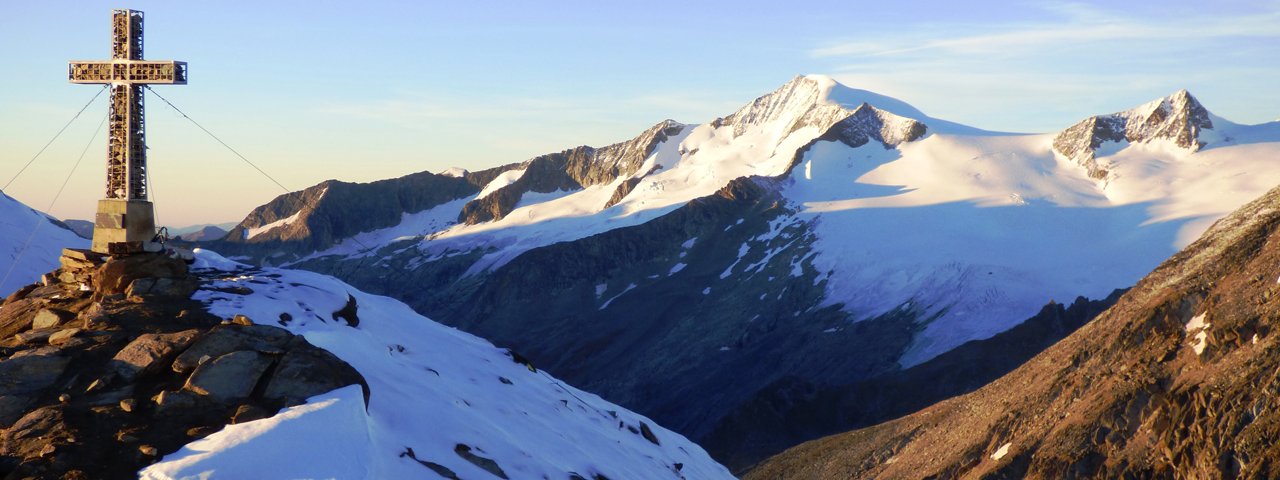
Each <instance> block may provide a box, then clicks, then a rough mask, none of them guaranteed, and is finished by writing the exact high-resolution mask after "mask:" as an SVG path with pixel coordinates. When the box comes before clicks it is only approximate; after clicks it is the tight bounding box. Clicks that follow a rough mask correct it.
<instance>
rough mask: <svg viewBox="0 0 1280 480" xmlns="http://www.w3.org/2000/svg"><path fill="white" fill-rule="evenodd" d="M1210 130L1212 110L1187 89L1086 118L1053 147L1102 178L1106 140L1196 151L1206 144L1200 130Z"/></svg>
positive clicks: (1098, 177) (1055, 142)
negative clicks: (1158, 142)
mask: <svg viewBox="0 0 1280 480" xmlns="http://www.w3.org/2000/svg"><path fill="white" fill-rule="evenodd" d="M1208 129H1213V120H1212V119H1211V118H1210V116H1209V111H1208V110H1206V109H1205V108H1204V106H1203V105H1201V104H1200V102H1199V101H1198V100H1196V98H1195V97H1193V96H1191V94H1190V93H1188V92H1187V91H1186V90H1179V91H1177V92H1175V93H1174V94H1173V95H1170V96H1168V97H1164V98H1161V99H1158V100H1155V101H1152V102H1149V103H1146V104H1144V105H1142V106H1139V107H1137V108H1134V109H1132V110H1126V111H1123V112H1118V113H1113V114H1110V115H1097V116H1093V117H1089V118H1086V119H1084V120H1083V121H1081V122H1080V123H1077V124H1075V125H1073V126H1071V127H1070V128H1068V129H1066V130H1063V131H1062V132H1061V133H1059V134H1058V135H1057V136H1056V137H1054V139H1053V149H1054V150H1055V151H1056V152H1058V153H1060V154H1062V155H1063V156H1065V157H1067V158H1069V159H1071V160H1073V161H1075V162H1077V163H1079V164H1080V165H1082V166H1084V167H1085V168H1086V169H1088V171H1089V176H1090V177H1092V178H1096V179H1099V180H1102V179H1105V178H1106V177H1107V173H1108V167H1107V166H1106V165H1100V164H1099V163H1098V161H1097V158H1096V157H1097V151H1098V149H1099V148H1101V147H1102V145H1103V144H1104V143H1106V142H1130V143H1147V142H1151V141H1154V140H1167V141H1169V142H1171V143H1173V144H1174V145H1176V146H1178V147H1180V148H1184V149H1188V150H1192V151H1195V150H1198V149H1200V148H1201V147H1203V146H1204V145H1205V143H1206V142H1205V141H1203V140H1201V138H1200V132H1201V131H1202V130H1208Z"/></svg>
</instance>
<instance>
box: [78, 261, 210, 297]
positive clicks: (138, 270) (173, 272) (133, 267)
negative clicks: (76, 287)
mask: <svg viewBox="0 0 1280 480" xmlns="http://www.w3.org/2000/svg"><path fill="white" fill-rule="evenodd" d="M139 278H169V279H185V278H187V263H186V262H184V261H182V260H179V259H176V258H171V257H169V256H167V255H162V254H145V253H144V254H137V255H129V256H120V257H111V259H110V260H107V262H106V263H103V264H102V266H99V267H98V269H97V270H96V271H95V272H94V275H93V283H94V285H93V286H94V290H95V291H97V292H98V294H100V295H103V296H106V295H112V294H117V293H120V294H122V293H125V290H126V289H128V288H129V284H131V283H133V281H134V280H137V279H139Z"/></svg>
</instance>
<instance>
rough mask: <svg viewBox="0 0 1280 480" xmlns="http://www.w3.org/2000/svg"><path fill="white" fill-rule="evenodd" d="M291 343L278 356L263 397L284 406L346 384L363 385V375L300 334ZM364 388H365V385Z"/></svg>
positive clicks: (295, 403) (300, 401)
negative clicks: (290, 346) (288, 347)
mask: <svg viewBox="0 0 1280 480" xmlns="http://www.w3.org/2000/svg"><path fill="white" fill-rule="evenodd" d="M291 343H293V344H294V346H293V348H291V349H290V350H289V352H288V353H286V354H285V355H284V357H283V358H281V359H280V363H279V365H277V366H276V370H275V373H274V374H273V375H272V376H271V379H270V380H269V381H268V383H267V388H266V390H264V392H263V394H262V397H263V399H264V400H267V401H272V402H280V403H282V404H284V405H285V406H293V405H301V404H302V403H304V402H306V400H307V399H308V398H311V397H314V396H316V395H320V394H322V393H325V392H330V391H333V390H336V389H338V388H342V387H345V386H347V385H354V384H360V385H362V386H363V385H364V377H361V376H360V373H359V372H356V370H355V369H354V368H352V367H351V365H348V364H347V363H346V362H344V361H342V360H341V359H339V358H338V357H336V356H334V355H333V354H332V353H329V352H328V351H325V350H323V349H320V348H316V347H314V346H312V345H311V344H310V343H307V341H306V340H304V339H303V338H302V337H297V338H296V339H295V340H294V342H291ZM364 388H365V390H366V391H368V387H367V386H364Z"/></svg>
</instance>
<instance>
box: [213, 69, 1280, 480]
mask: <svg viewBox="0 0 1280 480" xmlns="http://www.w3.org/2000/svg"><path fill="white" fill-rule="evenodd" d="M1161 105H1165V104H1164V103H1163V102H1156V106H1157V107H1159V106H1161ZM1169 105H1170V107H1169V108H1172V105H1173V103H1170V104H1169ZM1161 108H1163V107H1161ZM1148 110H1149V111H1148V112H1147V114H1146V115H1147V117H1144V118H1154V116H1156V115H1157V114H1156V113H1154V112H1157V111H1158V110H1159V108H1152V109H1148ZM1168 112H1172V110H1168ZM1168 112H1166V113H1168ZM1170 115H1173V114H1171V113H1170ZM1173 116H1177V115H1173ZM1144 121H1145V120H1144ZM1215 121H1216V120H1215ZM1219 126H1220V127H1223V126H1225V124H1224V125H1219ZM1231 128H1236V126H1231ZM1262 130H1267V129H1262ZM1262 130H1259V131H1258V132H1253V133H1251V135H1253V137H1250V138H1257V139H1266V138H1276V139H1280V134H1277V132H1274V131H1272V130H1267V131H1265V132H1263V131H1262ZM1054 137H1055V136H1054V135H1053V134H1046V135H1004V134H996V133H993V132H986V131H982V130H978V129H975V128H971V127H965V126H962V125H957V124H954V123H950V122H946V121H944V120H939V119H935V118H931V117H928V116H927V115H925V114H923V113H922V112H919V111H918V110H916V109H914V108H912V107H910V106H909V105H906V104H905V103H902V102H900V101H897V100H894V99H891V98H888V97H884V96H880V95H876V94H874V93H871V92H866V91H861V90H856V89H850V88H847V87H844V86H842V85H839V84H837V83H836V82H834V81H833V80H831V79H829V78H825V77H819V76H811V77H797V78H795V79H793V80H792V81H790V82H788V83H787V84H786V85H784V86H783V87H781V88H779V89H778V90H776V91H774V92H771V93H769V94H766V95H764V96H761V97H760V98H758V99H756V100H755V101H753V102H751V103H750V104H748V105H746V106H744V107H743V108H741V109H739V110H738V111H737V112H735V113H733V114H731V115H728V116H726V117H723V118H720V119H717V120H714V121H712V122H709V123H707V124H703V125H696V126H693V125H688V126H678V125H676V124H673V123H669V122H664V123H662V124H659V125H657V126H655V127H653V128H651V129H649V130H648V131H646V132H644V133H643V134H642V135H639V136H637V137H636V138H635V139H633V140H632V141H629V142H623V143H622V144H620V145H624V144H630V145H632V146H633V147H634V148H631V147H629V148H623V149H620V150H619V151H630V152H633V154H631V155H630V156H628V157H627V158H630V159H631V160H628V161H627V162H620V163H618V162H615V163H614V164H616V165H618V167H617V168H616V169H610V170H607V171H606V170H603V169H602V170H599V171H600V172H605V173H607V174H605V173H601V175H599V176H595V177H592V176H590V175H585V176H584V175H581V174H576V173H575V174H570V173H568V172H571V171H574V170H573V168H569V166H571V165H585V164H588V163H590V162H588V161H587V160H589V159H592V158H597V159H598V158H602V157H599V155H600V154H599V152H600V150H592V149H588V148H586V147H581V148H576V149H570V150H566V151H564V152H561V153H557V154H551V155H546V156H543V157H538V158H535V159H533V160H530V161H528V162H525V163H522V164H512V165H508V166H504V167H498V168H495V169H491V170H488V171H486V172H484V174H483V175H480V174H477V173H470V172H465V171H454V172H451V173H450V175H451V178H455V179H461V180H459V181H466V182H469V183H470V184H471V185H473V187H474V188H475V190H470V191H471V192H472V193H470V194H467V195H465V196H462V197H460V198H457V199H455V200H451V201H448V202H445V203H441V204H439V205H437V206H436V207H432V208H429V209H426V210H423V211H421V212H418V213H413V214H405V213H403V212H401V213H398V214H399V215H400V216H401V217H402V221H401V222H400V223H399V224H398V225H395V226H391V227H387V228H383V229H378V230H372V231H366V232H362V233H360V234H359V235H358V236H357V237H356V238H359V239H360V242H361V244H363V245H368V246H371V247H372V250H373V252H367V251H366V250H367V249H366V248H364V247H359V248H353V245H351V244H350V243H346V241H345V240H340V241H339V244H338V245H337V246H333V247H329V248H327V249H319V250H315V251H299V252H296V254H295V256H294V257H292V258H296V259H297V260H293V261H292V262H291V263H289V266H291V267H296V268H302V269H307V270H312V271H316V272H322V273H326V274H331V275H334V276H336V277H339V278H341V279H343V280H345V281H348V282H350V283H352V284H354V285H357V286H359V287H360V288H362V289H365V290H367V291H370V292H372V293H375V294H380V295H388V296H391V297H394V298H396V299H399V300H402V301H404V302H406V303H407V304H409V305H410V306H412V307H413V308H414V309H415V310H417V311H419V312H423V313H426V314H429V315H430V316H431V317H433V318H436V319H438V320H440V321H442V322H444V323H446V324H448V325H451V326H456V327H459V328H461V329H464V330H466V331H468V332H471V333H475V334H478V335H481V336H484V337H486V338H488V339H491V340H492V341H494V342H496V343H497V344H499V345H502V346H504V347H510V348H511V349H513V350H514V351H516V352H519V353H520V355H521V356H522V358H527V359H529V360H530V361H531V363H532V364H533V365H536V366H538V367H539V368H545V369H547V370H548V371H550V372H553V373H554V374H556V375H557V376H559V377H561V378H565V379H566V380H568V381H570V382H571V383H573V384H575V385H579V386H581V387H583V388H585V389H587V390H589V391H592V392H595V393H598V394H600V395H602V396H604V397H605V398H608V399H610V400H611V401H614V402H617V403H619V404H621V405H623V406H626V407H628V408H631V409H634V410H636V411H640V412H643V413H645V414H646V415H649V416H651V417H652V418H654V419H656V420H658V421H659V422H660V423H662V424H663V425H666V426H669V427H671V428H673V429H675V430H676V431H679V432H681V433H682V434H684V435H686V436H688V437H690V438H692V439H694V440H696V441H699V442H702V443H703V444H704V445H706V446H707V448H708V449H709V450H710V451H711V452H712V454H713V455H715V456H716V457H717V458H718V459H720V460H722V461H724V462H726V463H727V464H728V465H729V466H730V467H731V468H733V469H735V470H738V469H741V468H745V467H748V466H750V465H752V464H754V463H756V462H757V461H759V460H761V459H763V458H765V457H766V456H768V455H770V454H772V453H774V452H777V451H779V450H781V449H783V448H786V447H787V446H789V445H793V444H795V443H797V442H801V441H804V440H806V439H812V438H816V437H818V436H821V435H826V434H830V433H833V432H837V431H842V430H843V429H849V428H857V427H859V426H865V425H870V424H873V423H875V422H879V421H882V420H885V419H888V418H892V417H895V416H898V415H902V414H905V413H908V412H910V411H911V410H912V409H915V408H921V407H923V406H925V405H928V404H929V402H932V401H935V400H938V399H942V398H946V397H948V396H951V395H956V394H960V393H964V392H968V391H971V390H972V389H974V388H977V387H978V386H980V385H982V384H983V383H984V382H986V381H987V380H990V379H992V378H996V377H998V376H999V375H1002V374H1004V373H1006V372H1008V371H1009V370H1010V369H1012V368H1014V367H1015V366H1017V365H1018V364H1020V362H1021V361H1023V360H1025V359H1027V358H1030V357H1031V356H1032V355H1034V354H1036V353H1038V352H1039V351H1040V350H1041V349H1043V348H1044V347H1045V346H1047V345H1050V344H1052V343H1053V342H1054V341H1056V340H1059V339H1061V338H1062V337H1063V336H1065V335H1066V334H1068V333H1070V332H1071V331H1073V330H1074V329H1075V328H1077V327H1078V326H1079V325H1081V324H1083V323H1084V322H1086V321H1087V320H1088V319H1089V318H1092V316H1093V315H1094V314H1096V313H1097V312H1098V311H1100V310H1101V309H1102V308H1105V307H1106V306H1107V305H1109V304H1110V303H1109V302H1110V301H1111V300H1114V299H1109V298H1108V295H1109V294H1111V292H1113V290H1115V289H1122V288H1126V287H1129V286H1131V285H1132V284H1133V283H1134V282H1136V281H1137V280H1138V279H1140V278H1141V277H1142V275H1144V274H1146V273H1147V272H1149V271H1150V269H1151V268H1153V267H1155V266H1156V265H1158V264H1159V262H1160V261H1161V260H1163V259H1165V258H1167V257H1168V256H1169V255H1171V254H1173V253H1174V252H1175V251H1176V249H1175V248H1174V247H1173V246H1172V245H1174V244H1176V243H1177V242H1179V241H1180V240H1179V239H1180V238H1182V236H1183V235H1187V234H1188V232H1191V234H1192V235H1193V236H1194V234H1198V233H1199V232H1200V231H1202V229H1203V228H1205V227H1207V224H1206V225H1204V226H1201V225H1200V224H1199V223H1195V222H1199V221H1202V220H1204V219H1213V218H1218V217H1219V216H1221V215H1223V214H1225V213H1227V211H1229V209H1231V208H1235V207H1236V206H1238V205H1239V204H1242V203H1244V202H1245V201H1246V200H1247V199H1246V198H1245V195H1246V194H1247V195H1250V196H1252V195H1255V194H1256V193H1258V192H1262V191H1265V189H1266V188H1270V187H1271V186H1274V185H1275V184H1276V183H1280V172H1276V171H1275V170H1274V169H1273V168H1270V165H1269V164H1268V163H1267V162H1266V161H1265V160H1264V158H1265V157H1264V156H1259V155H1257V151H1255V150H1254V149H1255V148H1262V149H1264V150H1265V149H1266V148H1270V147H1267V146H1266V145H1262V146H1251V147H1250V148H1246V149H1239V148H1235V146H1223V147H1222V148H1216V147H1215V148H1206V149H1204V150H1203V151H1197V152H1192V151H1190V150H1185V151H1184V150H1179V151H1178V152H1174V153H1172V154H1170V153H1168V152H1154V153H1152V152H1151V151H1148V150H1146V149H1144V147H1145V146H1146V144H1142V143H1135V144H1133V145H1129V146H1125V147H1124V148H1121V149H1120V151H1119V152H1113V151H1112V149H1110V148H1108V149H1103V150H1100V151H1099V152H1098V153H1096V157H1097V158H1098V159H1099V160H1101V161H1110V160H1111V159H1113V157H1115V156H1116V155H1126V156H1127V157H1126V158H1127V159H1128V160H1136V161H1126V162H1125V165H1121V166H1120V167H1117V168H1118V171H1123V172H1124V173H1125V175H1123V178H1119V179H1117V180H1114V181H1112V182H1110V183H1108V184H1107V185H1102V184H1100V183H1099V182H1096V181H1094V179H1092V178H1091V177H1090V176H1089V172H1088V170H1087V169H1086V168H1085V167H1082V166H1081V165H1079V164H1078V163H1076V162H1073V161H1069V160H1063V159H1061V154H1059V153H1056V152H1055V151H1054V146H1053V143H1054ZM1273 141H1274V140H1273ZM1224 145H1225V144H1224ZM640 147H643V148H640ZM1130 147H1132V148H1130ZM641 151H643V152H644V155H643V156H642V155H640V154H639V153H638V152H641ZM1246 151H1247V152H1246ZM1238 152H1246V153H1247V154H1245V153H1238ZM593 156H595V157H593ZM607 158H622V157H613V156H608V157H607ZM1187 159H1192V160H1193V161H1184V160H1187ZM637 162H638V165H639V166H638V167H636V166H635V165H636V164H637ZM1142 162H1148V163H1145V164H1144V163H1142ZM596 163H599V162H596ZM1148 164H1149V165H1148ZM1155 166H1159V167H1161V168H1155ZM1148 167H1150V168H1148ZM1124 168H1131V169H1132V171H1131V172H1130V171H1124V170H1123V169H1124ZM1242 171H1244V172H1249V173H1251V175H1244V176H1241V175H1237V174H1238V173H1239V172H1242ZM1153 172H1154V173H1153ZM1157 173H1158V175H1156V174H1157ZM592 178H595V180H592ZM466 179H470V180H466ZM610 179H611V180H610ZM1263 185H1265V186H1263ZM477 191H478V192H479V193H474V192H477ZM1166 191H1167V192H1166ZM1134 192H1137V193H1134ZM1196 192H1222V193H1215V194H1214V195H1212V198H1209V197H1208V196H1206V195H1198V194H1196ZM1143 195H1145V196H1143ZM1153 196H1154V197H1153ZM476 198H479V199H480V200H475V199H476ZM1233 202H1235V203H1233ZM1167 212H1174V213H1170V214H1167V215H1166V213H1167ZM281 214H282V215H283V214H288V215H292V213H290V212H289V211H287V210H286V211H282V212H281ZM273 218H278V217H273ZM277 221H278V220H277ZM256 225H261V224H256ZM1198 229H1199V230H1198ZM246 248H247V249H248V250H246V252H248V253H244V254H243V255H246V256H248V257H250V258H264V257H266V256H267V254H265V253H263V252H264V251H261V250H258V251H255V250H253V248H254V247H253V246H252V245H251V244H250V245H247V246H246ZM232 253H235V254H237V255H241V254H242V253H238V252H234V251H233V252H232ZM367 253H373V254H371V255H370V254H367ZM1081 296H1083V297H1085V299H1081V300H1078V301H1076V302H1073V303H1072V306H1070V307H1067V306H1065V305H1060V304H1057V303H1054V302H1053V300H1055V299H1056V300H1063V299H1075V298H1077V297H1081ZM1046 305H1049V306H1048V307H1046ZM1029 319H1030V320H1029ZM987 357H989V358H992V359H993V360H992V361H990V362H988V363H981V364H980V365H977V366H975V365H974V364H975V363H978V362H975V359H978V358H987ZM938 379H944V380H941V381H940V380H938ZM871 388H882V389H883V393H878V394H873V395H869V394H867V393H865V392H866V390H867V389H871Z"/></svg>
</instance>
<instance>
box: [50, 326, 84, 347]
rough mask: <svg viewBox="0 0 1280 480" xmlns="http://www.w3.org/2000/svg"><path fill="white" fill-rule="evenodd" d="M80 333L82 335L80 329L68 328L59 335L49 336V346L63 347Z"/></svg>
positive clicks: (58, 333) (59, 332)
mask: <svg viewBox="0 0 1280 480" xmlns="http://www.w3.org/2000/svg"><path fill="white" fill-rule="evenodd" d="M79 333H80V329H79V328H68V329H66V330H60V331H58V332H57V333H54V334H53V335H49V345H62V344H64V343H67V342H68V341H70V340H71V338H72V337H75V336H76V335H78V334H79Z"/></svg>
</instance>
